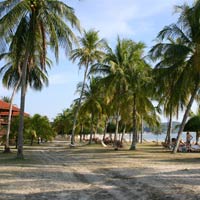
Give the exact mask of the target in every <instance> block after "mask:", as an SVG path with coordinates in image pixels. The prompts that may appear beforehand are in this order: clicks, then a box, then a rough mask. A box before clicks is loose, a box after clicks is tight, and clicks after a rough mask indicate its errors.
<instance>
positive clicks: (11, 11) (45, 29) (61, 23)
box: [0, 0, 80, 158]
mask: <svg viewBox="0 0 200 200" xmlns="http://www.w3.org/2000/svg"><path fill="white" fill-rule="evenodd" d="M68 23H70V25H71V26H73V27H75V28H76V29H78V30H80V25H79V21H78V19H77V17H76V16H75V14H74V10H73V9H72V8H71V7H69V6H67V5H66V4H65V3H63V2H61V1H57V0H55V1H51V0H46V1H44V0H42V1H41V0H35V1H32V0H22V1H14V2H13V1H10V0H6V1H3V2H0V24H1V26H2V27H4V29H2V30H1V33H0V38H1V39H0V40H1V41H0V44H1V45H3V44H5V41H9V37H10V34H13V33H14V37H16V39H18V38H23V40H24V43H25V46H24V54H23V55H24V58H23V65H22V72H21V79H22V82H21V103H20V126H19V137H18V138H19V139H18V153H17V157H18V158H23V127H24V122H23V114H24V107H25V94H26V78H25V77H26V73H27V66H28V65H29V64H30V62H34V61H35V60H34V59H31V60H30V58H33V56H32V55H34V54H35V51H36V50H37V51H38V48H40V49H39V55H40V61H41V62H40V64H41V65H40V66H41V69H44V68H45V58H46V52H47V46H49V47H50V48H51V50H52V51H53V52H54V55H55V57H56V60H58V53H59V46H61V47H63V48H64V49H65V50H66V51H68V50H70V49H71V47H72V42H73V41H76V37H75V35H74V34H73V32H72V30H71V29H70V26H69V25H68ZM20 28H24V29H25V31H24V32H23V33H22V32H21V31H18V30H20ZM19 33H20V35H19ZM17 41H18V40H17ZM1 47H2V46H1ZM1 50H4V48H1Z"/></svg>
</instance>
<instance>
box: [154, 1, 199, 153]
mask: <svg viewBox="0 0 200 200" xmlns="http://www.w3.org/2000/svg"><path fill="white" fill-rule="evenodd" d="M199 11H200V1H196V2H195V3H194V5H193V6H191V7H190V6H188V5H186V4H184V5H183V6H177V12H179V13H180V16H179V19H178V22H177V23H176V24H171V25H169V26H166V27H164V29H163V30H162V31H161V32H160V33H159V34H158V39H160V42H159V44H158V45H157V46H158V48H157V51H155V56H156V54H157V56H158V57H159V56H160V57H161V56H163V55H165V57H166V58H167V59H168V61H169V60H171V61H173V63H174V67H176V68H177V67H179V68H182V70H181V71H182V72H181V74H180V75H179V76H178V78H177V81H176V88H179V93H180V94H183V93H182V92H183V91H184V93H187V94H189V95H190V99H189V101H188V104H187V107H186V110H185V113H184V116H183V119H182V123H181V126H180V129H179V131H178V138H177V139H178V140H177V144H176V146H175V148H174V149H173V152H174V153H176V152H177V149H178V145H179V142H180V139H181V135H182V131H183V128H184V125H185V123H186V120H187V117H188V114H189V112H190V109H191V106H192V103H193V102H194V99H195V97H196V95H197V92H198V90H199V86H200V59H199V58H200V51H199V49H200V26H199V23H200V20H199V19H200V12H199ZM168 38H172V39H173V40H174V41H177V40H179V41H181V42H179V43H167V42H166V39H168Z"/></svg>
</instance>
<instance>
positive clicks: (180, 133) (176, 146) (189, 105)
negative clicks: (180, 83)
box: [173, 83, 199, 153]
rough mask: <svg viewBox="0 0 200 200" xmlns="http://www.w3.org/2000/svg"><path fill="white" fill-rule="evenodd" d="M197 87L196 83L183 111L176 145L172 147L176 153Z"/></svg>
mask: <svg viewBox="0 0 200 200" xmlns="http://www.w3.org/2000/svg"><path fill="white" fill-rule="evenodd" d="M198 88H199V84H198V83H197V84H196V86H195V89H194V91H193V93H192V94H191V97H190V101H189V103H188V105H187V108H186V111H185V113H184V116H183V120H182V123H181V126H180V128H179V131H178V136H177V142H176V145H175V146H174V149H173V153H176V152H177V150H178V147H179V143H180V140H181V136H182V132H183V129H184V126H185V123H186V120H187V117H188V115H189V112H190V109H191V107H192V103H193V102H194V99H195V96H196V94H197V91H198Z"/></svg>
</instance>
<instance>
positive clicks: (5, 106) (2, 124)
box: [0, 100, 29, 138]
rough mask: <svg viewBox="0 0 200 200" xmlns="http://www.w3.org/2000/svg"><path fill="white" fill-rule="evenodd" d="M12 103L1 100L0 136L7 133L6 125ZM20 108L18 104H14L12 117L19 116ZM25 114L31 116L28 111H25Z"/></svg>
mask: <svg viewBox="0 0 200 200" xmlns="http://www.w3.org/2000/svg"><path fill="white" fill-rule="evenodd" d="M9 108H10V104H9V103H7V102H5V101H2V100H0V138H1V137H2V136H3V135H4V134H5V133H6V129H5V128H6V127H7V125H8V115H9ZM19 114H20V109H19V108H18V107H16V106H14V105H13V106H12V117H16V116H19ZM24 116H29V114H28V113H24Z"/></svg>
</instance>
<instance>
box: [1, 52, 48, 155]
mask: <svg viewBox="0 0 200 200" xmlns="http://www.w3.org/2000/svg"><path fill="white" fill-rule="evenodd" d="M2 56H3V57H4V59H5V60H6V61H7V63H6V64H5V65H3V66H2V67H1V68H0V74H1V75H2V76H3V78H2V82H3V85H4V86H5V87H6V88H8V89H9V88H13V92H12V95H11V98H10V102H9V103H10V107H9V115H8V127H7V134H6V145H5V152H10V148H9V135H10V126H11V117H12V106H13V99H14V95H15V93H16V92H17V90H19V88H20V83H21V73H20V72H21V69H20V68H21V64H20V63H16V62H15V61H16V59H15V58H14V55H13V53H7V54H4V55H2ZM0 57H1V56H0ZM35 60H37V58H36V56H35ZM46 63H47V65H48V66H50V61H49V60H46ZM35 64H36V63H35ZM26 79H27V81H26V83H27V84H28V85H29V86H30V87H31V88H33V89H35V90H41V89H42V87H43V85H46V86H47V85H48V78H47V71H46V70H45V71H44V70H41V69H40V68H39V67H38V66H37V65H36V66H32V65H29V69H28V73H27V77H26ZM28 85H26V87H28Z"/></svg>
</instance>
